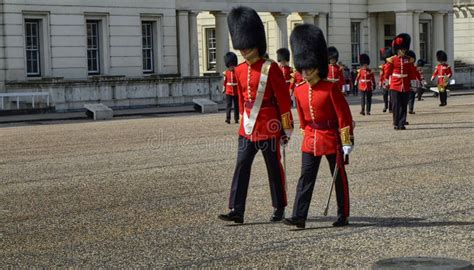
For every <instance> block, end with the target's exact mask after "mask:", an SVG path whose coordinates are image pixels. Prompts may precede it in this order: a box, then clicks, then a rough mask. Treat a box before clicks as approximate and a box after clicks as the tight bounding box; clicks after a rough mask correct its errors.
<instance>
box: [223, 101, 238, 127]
mask: <svg viewBox="0 0 474 270" xmlns="http://www.w3.org/2000/svg"><path fill="white" fill-rule="evenodd" d="M225 100H226V103H227V108H226V111H225V119H226V120H227V121H230V111H231V110H232V103H234V120H235V121H236V122H237V121H239V98H238V96H237V95H235V96H231V95H225Z"/></svg>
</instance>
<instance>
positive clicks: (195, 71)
mask: <svg viewBox="0 0 474 270" xmlns="http://www.w3.org/2000/svg"><path fill="white" fill-rule="evenodd" d="M198 14H199V12H196V11H191V12H189V36H190V37H189V41H190V42H189V50H190V60H191V68H190V71H191V76H199V44H198V29H197V28H198V26H197V16H198Z"/></svg>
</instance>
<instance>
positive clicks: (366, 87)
mask: <svg viewBox="0 0 474 270" xmlns="http://www.w3.org/2000/svg"><path fill="white" fill-rule="evenodd" d="M356 81H357V85H358V87H359V90H360V91H362V92H366V91H367V92H370V91H372V90H374V87H375V75H374V73H373V72H372V70H370V68H361V69H359V70H358V72H357V77H356Z"/></svg>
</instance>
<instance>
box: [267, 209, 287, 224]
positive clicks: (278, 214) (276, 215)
mask: <svg viewBox="0 0 474 270" xmlns="http://www.w3.org/2000/svg"><path fill="white" fill-rule="evenodd" d="M283 218H285V207H282V208H275V210H274V211H273V215H272V217H271V218H270V221H271V222H277V221H282V220H283Z"/></svg>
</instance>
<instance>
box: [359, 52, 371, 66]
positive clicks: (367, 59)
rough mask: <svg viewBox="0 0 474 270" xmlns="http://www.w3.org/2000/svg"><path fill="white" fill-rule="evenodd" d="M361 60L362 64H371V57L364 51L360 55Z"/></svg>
mask: <svg viewBox="0 0 474 270" xmlns="http://www.w3.org/2000/svg"><path fill="white" fill-rule="evenodd" d="M359 62H360V64H361V65H370V57H369V56H368V55H367V54H365V53H363V54H361V55H359Z"/></svg>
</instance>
